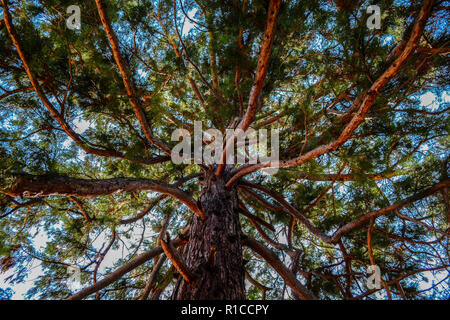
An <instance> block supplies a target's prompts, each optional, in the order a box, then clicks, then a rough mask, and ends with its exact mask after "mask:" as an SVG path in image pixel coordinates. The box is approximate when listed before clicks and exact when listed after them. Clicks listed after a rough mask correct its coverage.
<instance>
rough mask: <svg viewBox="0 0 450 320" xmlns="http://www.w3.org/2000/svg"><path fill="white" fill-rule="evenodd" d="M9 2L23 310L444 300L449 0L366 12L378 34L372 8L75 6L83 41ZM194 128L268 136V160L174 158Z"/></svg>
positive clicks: (6, 181) (14, 203) (45, 15)
mask: <svg viewBox="0 0 450 320" xmlns="http://www.w3.org/2000/svg"><path fill="white" fill-rule="evenodd" d="M1 3H2V17H3V19H2V20H0V37H1V41H0V89H1V90H2V91H0V94H1V95H0V101H1V106H0V116H1V119H2V120H1V121H2V122H1V126H0V158H1V163H0V173H1V179H0V188H1V190H2V193H1V205H2V215H1V219H0V226H1V228H0V237H1V243H2V247H1V250H2V252H1V254H2V255H3V259H2V266H3V269H4V270H7V269H11V270H14V274H13V277H12V279H11V281H12V282H13V283H14V282H19V281H23V280H24V278H25V277H26V275H27V274H28V272H29V270H30V268H31V265H32V262H33V261H34V262H36V261H39V263H40V265H41V267H42V268H43V274H42V275H41V276H40V277H39V278H38V280H37V281H36V282H35V286H34V287H33V288H32V289H31V290H30V291H29V293H28V295H29V296H30V297H31V296H36V295H37V296H38V297H39V298H42V299H44V298H54V299H55V298H56V299H65V298H69V299H83V298H87V297H90V298H94V297H95V298H97V299H127V298H139V299H159V298H174V299H244V298H249V299H255V298H270V299H285V298H293V299H371V298H375V297H384V298H389V299H396V298H400V299H412V298H416V299H420V298H443V297H446V296H447V297H448V293H449V291H448V282H447V279H448V277H449V273H448V272H449V271H448V270H449V269H448V268H449V264H448V261H449V256H448V236H449V222H450V218H449V209H450V204H449V200H448V187H449V184H450V181H449V179H448V157H449V153H448V110H449V108H448V89H449V86H448V81H447V77H446V76H447V75H448V71H449V70H448V52H449V49H448V41H449V34H448V30H447V29H446V28H445V26H446V21H447V19H448V7H446V6H445V5H444V3H445V2H444V1H432V0H424V1H422V2H421V3H419V2H413V3H407V4H405V3H400V4H399V3H398V2H396V1H388V0H384V1H378V3H377V4H378V5H379V7H380V8H381V13H382V23H381V29H379V30H377V29H374V30H370V29H369V28H368V27H367V25H366V21H367V19H368V17H369V14H368V13H367V12H366V8H367V7H368V6H369V5H371V4H373V3H369V2H367V1H358V2H357V4H356V3H355V2H353V4H350V5H349V4H348V2H347V1H346V2H345V3H346V4H345V5H344V4H343V2H337V1H336V2H333V1H325V0H311V1H281V0H270V1H268V0H253V1H249V0H242V1H241V0H239V1H238V0H227V1H213V0H194V1H191V0H181V1H178V0H175V1H174V0H159V1H152V0H139V1H123V0H95V1H83V2H82V4H80V12H81V29H80V30H71V28H68V27H67V25H66V20H67V19H68V18H69V17H70V16H71V14H72V13H71V12H69V13H67V11H66V10H67V8H68V7H69V6H70V5H72V3H71V1H53V0H40V1H7V0H1ZM338 9H339V10H338ZM430 95H431V96H436V97H443V98H442V99H447V100H446V102H443V103H441V104H439V105H438V106H435V107H433V108H432V107H431V106H424V105H423V104H421V103H420V97H424V96H425V97H428V96H430ZM445 97H447V98H445ZM195 121H201V123H202V124H203V126H204V127H205V128H215V129H218V130H220V131H221V132H225V131H226V129H242V130H244V131H245V130H247V129H249V128H254V129H269V130H275V129H278V130H279V138H280V139H279V143H280V145H279V148H280V155H279V157H280V159H279V160H273V159H272V160H271V161H267V162H258V163H256V164H250V163H247V164H243V165H237V164H236V165H233V164H220V163H218V164H207V163H197V164H196V163H193V162H192V161H191V162H190V163H181V164H175V163H174V162H173V161H171V153H172V150H173V148H174V147H175V146H176V145H177V143H178V142H177V141H173V140H172V139H171V137H172V133H173V132H174V131H175V130H176V129H185V130H187V132H189V133H190V134H193V132H194V122H195ZM236 138H237V137H236V136H235V135H232V136H229V137H228V139H226V141H225V142H224V143H223V153H222V154H221V157H222V160H225V159H226V157H227V155H230V154H233V151H235V149H234V142H235V141H236ZM209 143H212V140H211V139H210V140H207V139H205V141H203V147H204V148H205V147H206V145H208V144H209ZM245 148H246V151H247V152H250V148H251V146H248V145H247V146H246V147H245ZM223 162H224V161H223ZM270 168H279V170H278V172H277V173H274V174H267V169H270ZM272 173H273V172H272ZM149 230H151V231H150V232H149ZM43 234H46V235H47V237H48V241H46V243H45V245H43V246H42V248H40V245H42V244H43V243H42V241H41V243H40V244H39V243H37V242H36V239H37V238H38V237H39V236H42V235H43ZM114 251H115V252H116V253H118V252H122V256H121V258H120V259H119V258H116V261H115V264H114V266H113V267H112V266H108V267H107V268H102V267H101V265H102V263H103V264H104V259H105V257H106V256H114V257H117V255H116V254H113V252H114ZM123 252H125V253H123ZM108 253H109V255H108ZM71 266H76V267H77V268H78V270H79V271H80V274H79V279H77V281H78V282H79V283H80V284H81V285H82V287H83V289H81V290H79V291H76V292H74V290H71V289H70V288H69V284H70V282H71V281H72V280H73V275H72V274H71V273H70V272H67V270H68V268H69V267H71ZM369 266H377V267H379V269H380V274H381V279H380V286H376V287H370V288H367V286H366V279H367V278H368V277H369V276H370V275H371V274H370V273H369V274H368V271H367V268H368V267H369ZM427 276H428V277H429V276H435V277H436V279H442V280H439V281H438V282H436V283H434V284H433V285H432V286H429V287H426V288H424V286H423V285H424V283H426V280H424V277H427ZM246 279H247V281H248V283H249V284H250V287H249V288H248V289H247V290H246V286H245V281H246ZM446 283H447V286H446ZM287 288H289V289H288V290H287ZM377 294H378V295H377Z"/></svg>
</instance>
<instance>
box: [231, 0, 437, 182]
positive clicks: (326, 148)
mask: <svg viewBox="0 0 450 320" xmlns="http://www.w3.org/2000/svg"><path fill="white" fill-rule="evenodd" d="M433 3H434V0H426V1H425V2H424V4H423V6H422V8H421V10H420V12H419V15H418V16H417V18H416V21H415V23H414V26H413V29H412V32H411V35H410V37H409V40H408V42H407V43H406V45H405V47H404V49H403V51H402V53H401V54H400V55H399V56H398V58H397V59H396V60H395V61H394V62H393V63H392V64H391V65H390V66H389V67H388V68H387V70H386V71H385V72H383V74H382V75H381V76H380V77H379V78H378V79H377V80H376V81H375V82H374V83H373V84H372V86H371V87H370V89H369V90H367V92H366V93H365V94H364V96H363V97H362V99H356V100H355V102H354V104H353V106H352V107H351V108H350V109H353V108H355V107H356V106H359V109H358V111H357V112H356V113H355V115H354V116H353V118H352V119H351V121H350V122H349V123H348V124H347V125H346V127H345V128H344V130H343V131H342V132H341V134H340V136H339V137H338V138H337V139H336V140H335V141H333V142H330V143H328V144H325V145H321V146H319V147H317V148H315V149H313V150H311V151H309V152H307V153H306V154H304V155H300V156H298V157H297V158H294V159H290V160H282V161H272V162H269V163H261V164H256V165H251V166H244V167H242V168H241V169H240V170H238V172H237V173H236V174H235V175H234V176H233V177H232V178H231V179H230V180H229V182H228V183H227V187H230V186H231V185H232V184H234V183H235V182H236V181H238V180H239V179H240V178H241V177H243V176H245V175H247V174H250V173H252V172H255V171H258V170H260V169H263V168H267V167H277V168H287V167H296V166H299V165H301V164H303V163H305V162H306V161H308V160H311V159H315V158H317V157H319V156H321V155H324V154H326V153H329V152H330V151H333V150H336V149H338V148H339V147H340V146H341V145H343V144H344V143H345V142H346V141H347V140H348V139H349V138H350V137H351V135H352V134H353V132H354V131H355V130H356V128H358V126H359V125H360V124H361V123H362V122H363V121H364V119H365V116H366V114H367V112H368V111H369V110H370V107H371V106H372V105H373V103H374V102H375V99H376V98H377V97H378V94H379V93H380V92H381V90H382V89H383V87H384V86H385V85H386V84H387V83H388V82H389V81H390V80H391V79H392V78H394V77H395V76H396V75H397V74H398V72H399V71H400V69H401V68H402V66H403V65H404V64H405V63H406V62H407V61H408V60H409V58H410V57H411V56H412V54H413V53H414V51H415V49H416V46H417V42H418V41H419V39H420V38H421V36H422V33H423V30H424V28H425V24H426V22H427V20H428V17H429V15H430V13H431V8H432V7H433ZM360 101H361V104H360ZM359 104H360V105H359Z"/></svg>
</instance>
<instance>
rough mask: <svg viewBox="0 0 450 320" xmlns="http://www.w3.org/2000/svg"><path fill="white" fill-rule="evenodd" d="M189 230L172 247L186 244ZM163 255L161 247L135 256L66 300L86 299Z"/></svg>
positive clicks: (173, 242)
mask: <svg viewBox="0 0 450 320" xmlns="http://www.w3.org/2000/svg"><path fill="white" fill-rule="evenodd" d="M188 231H189V229H187V230H185V231H184V232H183V234H181V235H180V236H179V237H178V238H177V239H175V240H173V241H172V242H171V244H172V245H173V246H174V247H180V246H182V245H184V244H186V243H187V240H185V237H186V235H187V232H188ZM162 253H163V249H162V248H161V247H156V248H154V249H152V250H149V251H147V252H144V253H142V254H140V255H139V256H137V257H136V258H134V259H132V260H130V261H128V262H127V263H126V264H124V265H123V266H122V267H120V268H118V269H117V270H115V271H114V272H111V273H110V274H108V275H107V276H106V277H105V278H103V279H102V280H100V281H98V282H96V283H95V284H94V285H92V286H90V287H87V288H84V289H83V290H81V291H79V292H78V293H76V294H74V295H72V296H70V297H69V298H67V300H81V299H84V298H86V297H87V296H89V295H91V294H93V293H95V292H97V291H99V290H101V289H103V288H105V287H107V286H109V285H110V284H111V283H113V282H116V281H117V280H119V279H120V278H121V277H122V276H124V275H125V274H127V273H128V272H130V271H132V270H134V269H136V268H137V267H139V266H140V265H142V264H144V263H145V262H147V261H148V260H150V259H152V258H154V257H157V256H158V255H160V254H162Z"/></svg>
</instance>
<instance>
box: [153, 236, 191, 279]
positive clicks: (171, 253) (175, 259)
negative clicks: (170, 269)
mask: <svg viewBox="0 0 450 320" xmlns="http://www.w3.org/2000/svg"><path fill="white" fill-rule="evenodd" d="M161 247H162V249H163V250H164V253H165V254H166V256H167V258H169V260H170V261H172V264H173V266H174V267H175V268H176V269H177V270H178V272H179V273H180V274H181V276H182V277H183V279H184V280H185V281H186V282H188V283H190V282H192V281H194V279H195V275H194V274H193V273H192V272H191V271H190V270H189V268H188V266H187V265H186V264H185V263H184V261H183V259H182V258H181V257H180V255H179V254H178V251H177V249H176V248H175V247H174V246H173V245H172V244H171V243H170V239H168V240H167V242H165V241H164V240H163V239H161Z"/></svg>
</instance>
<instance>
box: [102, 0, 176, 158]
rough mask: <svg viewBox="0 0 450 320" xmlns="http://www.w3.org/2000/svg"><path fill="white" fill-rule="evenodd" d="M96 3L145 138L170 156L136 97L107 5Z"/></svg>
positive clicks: (168, 149) (167, 148)
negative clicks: (155, 134) (153, 131)
mask: <svg viewBox="0 0 450 320" xmlns="http://www.w3.org/2000/svg"><path fill="white" fill-rule="evenodd" d="M95 3H96V4H97V9H98V14H99V16H100V20H101V22H102V25H103V28H104V29H105V32H106V35H107V36H108V40H109V43H110V45H111V49H112V53H113V55H114V60H115V61H116V64H117V66H118V67H119V70H120V74H121V75H122V79H123V84H124V86H125V89H126V91H127V95H128V99H129V100H130V103H131V106H132V107H133V110H134V112H135V114H136V116H137V118H138V120H139V123H140V124H141V126H142V130H143V131H144V134H145V137H146V138H147V139H148V141H150V143H152V144H153V145H155V146H157V147H158V148H159V149H161V150H162V151H164V152H165V153H167V154H170V148H169V147H168V146H167V145H165V144H164V143H163V142H161V141H160V140H158V139H157V138H156V137H154V136H153V134H152V133H151V130H150V125H149V123H148V120H147V118H146V116H145V113H144V110H143V109H142V106H141V104H140V102H139V100H138V98H137V95H136V89H135V87H134V81H133V79H132V78H131V77H130V75H129V72H128V68H127V66H126V64H125V61H124V60H123V58H122V55H121V53H120V47H119V41H118V40H117V36H116V34H115V33H114V30H113V29H112V26H111V23H110V21H109V19H108V16H107V15H106V10H105V5H104V4H103V2H102V1H101V0H95Z"/></svg>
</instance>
